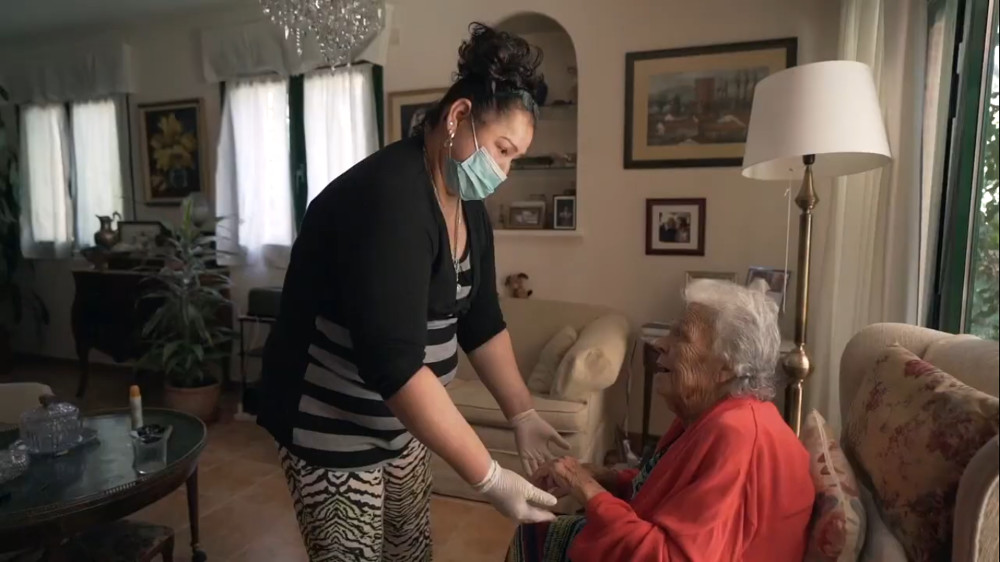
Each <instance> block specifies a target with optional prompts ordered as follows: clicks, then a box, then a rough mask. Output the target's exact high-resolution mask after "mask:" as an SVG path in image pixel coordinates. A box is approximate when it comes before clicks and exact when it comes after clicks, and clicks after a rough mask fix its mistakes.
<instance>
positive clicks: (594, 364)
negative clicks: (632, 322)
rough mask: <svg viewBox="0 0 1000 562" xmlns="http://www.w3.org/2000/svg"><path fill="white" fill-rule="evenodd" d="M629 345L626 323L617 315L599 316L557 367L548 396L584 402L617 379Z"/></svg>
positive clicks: (584, 330) (625, 319) (581, 334)
mask: <svg viewBox="0 0 1000 562" xmlns="http://www.w3.org/2000/svg"><path fill="white" fill-rule="evenodd" d="M628 344H629V322H628V319H627V318H625V317H624V316H622V315H620V314H609V315H606V316H601V317H600V318H598V319H596V320H594V321H593V322H591V323H589V324H587V325H586V326H584V328H583V330H581V331H580V336H579V337H578V338H577V339H576V343H574V344H573V347H571V348H570V349H569V351H567V352H566V355H565V356H564V357H563V358H562V361H561V362H560V363H559V367H558V368H557V369H556V378H555V381H554V382H553V384H552V390H551V395H552V397H553V398H556V399H559V400H571V401H574V402H586V401H587V398H588V397H589V396H590V395H591V394H592V393H594V392H597V391H600V390H604V389H605V388H608V387H609V386H611V385H612V384H614V382H615V380H617V379H618V373H619V372H620V371H621V368H622V362H623V361H624V360H625V353H626V351H628Z"/></svg>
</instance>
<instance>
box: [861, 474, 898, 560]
mask: <svg viewBox="0 0 1000 562" xmlns="http://www.w3.org/2000/svg"><path fill="white" fill-rule="evenodd" d="M861 504H862V505H864V506H865V519H866V520H867V522H868V523H867V525H866V526H865V527H866V528H865V544H864V546H863V547H862V549H861V556H859V557H858V562H908V560H907V559H906V549H904V548H903V545H902V544H900V542H899V539H897V538H896V535H893V534H892V530H890V529H889V527H888V526H887V525H886V524H885V521H883V520H882V516H881V515H880V514H879V512H878V506H876V505H875V500H874V499H873V498H872V493H871V492H870V491H869V490H868V488H865V487H864V486H862V487H861Z"/></svg>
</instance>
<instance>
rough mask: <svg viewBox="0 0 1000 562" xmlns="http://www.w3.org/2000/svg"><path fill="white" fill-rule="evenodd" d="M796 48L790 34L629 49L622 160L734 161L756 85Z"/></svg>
mask: <svg viewBox="0 0 1000 562" xmlns="http://www.w3.org/2000/svg"><path fill="white" fill-rule="evenodd" d="M797 49H798V40H797V39H795V38H794V37H792V38H786V39H774V40H769V41H755V42H752V43H732V44H727V45H709V46H702V47H690V48H683V49H670V50H665V51H645V52H637V53H628V54H626V55H625V154H624V165H625V167H626V168H684V167H703V166H739V165H740V164H741V163H742V160H743V152H744V145H745V143H746V137H747V128H748V125H749V123H750V109H751V107H752V105H753V94H754V88H755V87H756V85H757V83H758V82H760V81H761V80H763V79H764V78H766V77H767V76H768V75H770V74H772V73H775V72H778V71H779V70H784V69H786V68H789V67H791V66H794V65H795V61H796V51H797Z"/></svg>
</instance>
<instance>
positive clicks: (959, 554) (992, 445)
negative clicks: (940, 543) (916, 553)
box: [951, 437, 1000, 562]
mask: <svg viewBox="0 0 1000 562" xmlns="http://www.w3.org/2000/svg"><path fill="white" fill-rule="evenodd" d="M998 474H1000V445H998V443H997V437H993V439H991V440H990V441H988V442H987V443H986V444H985V445H983V446H982V448H980V449H979V452H977V453H976V455H975V456H974V457H972V460H971V461H969V465H968V466H966V467H965V472H963V473H962V478H961V480H959V482H958V494H957V495H956V497H955V523H954V525H955V526H954V530H953V531H952V557H951V559H952V560H954V561H955V562H985V561H986V560H996V559H997V556H998V553H1000V544H998V543H1000V537H998V535H1000V520H998V511H1000V507H998Z"/></svg>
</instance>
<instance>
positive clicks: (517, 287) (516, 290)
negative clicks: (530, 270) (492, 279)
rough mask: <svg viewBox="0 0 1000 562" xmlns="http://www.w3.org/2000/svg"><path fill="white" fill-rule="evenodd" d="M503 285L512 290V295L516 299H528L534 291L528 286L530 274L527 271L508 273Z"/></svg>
mask: <svg viewBox="0 0 1000 562" xmlns="http://www.w3.org/2000/svg"><path fill="white" fill-rule="evenodd" d="M503 285H504V287H507V290H508V291H510V296H512V297H514V298H515V299H526V298H528V297H530V296H531V293H533V292H534V291H532V290H531V289H529V288H528V274H526V273H512V274H510V275H508V276H507V279H506V280H505V281H504V282H503Z"/></svg>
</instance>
